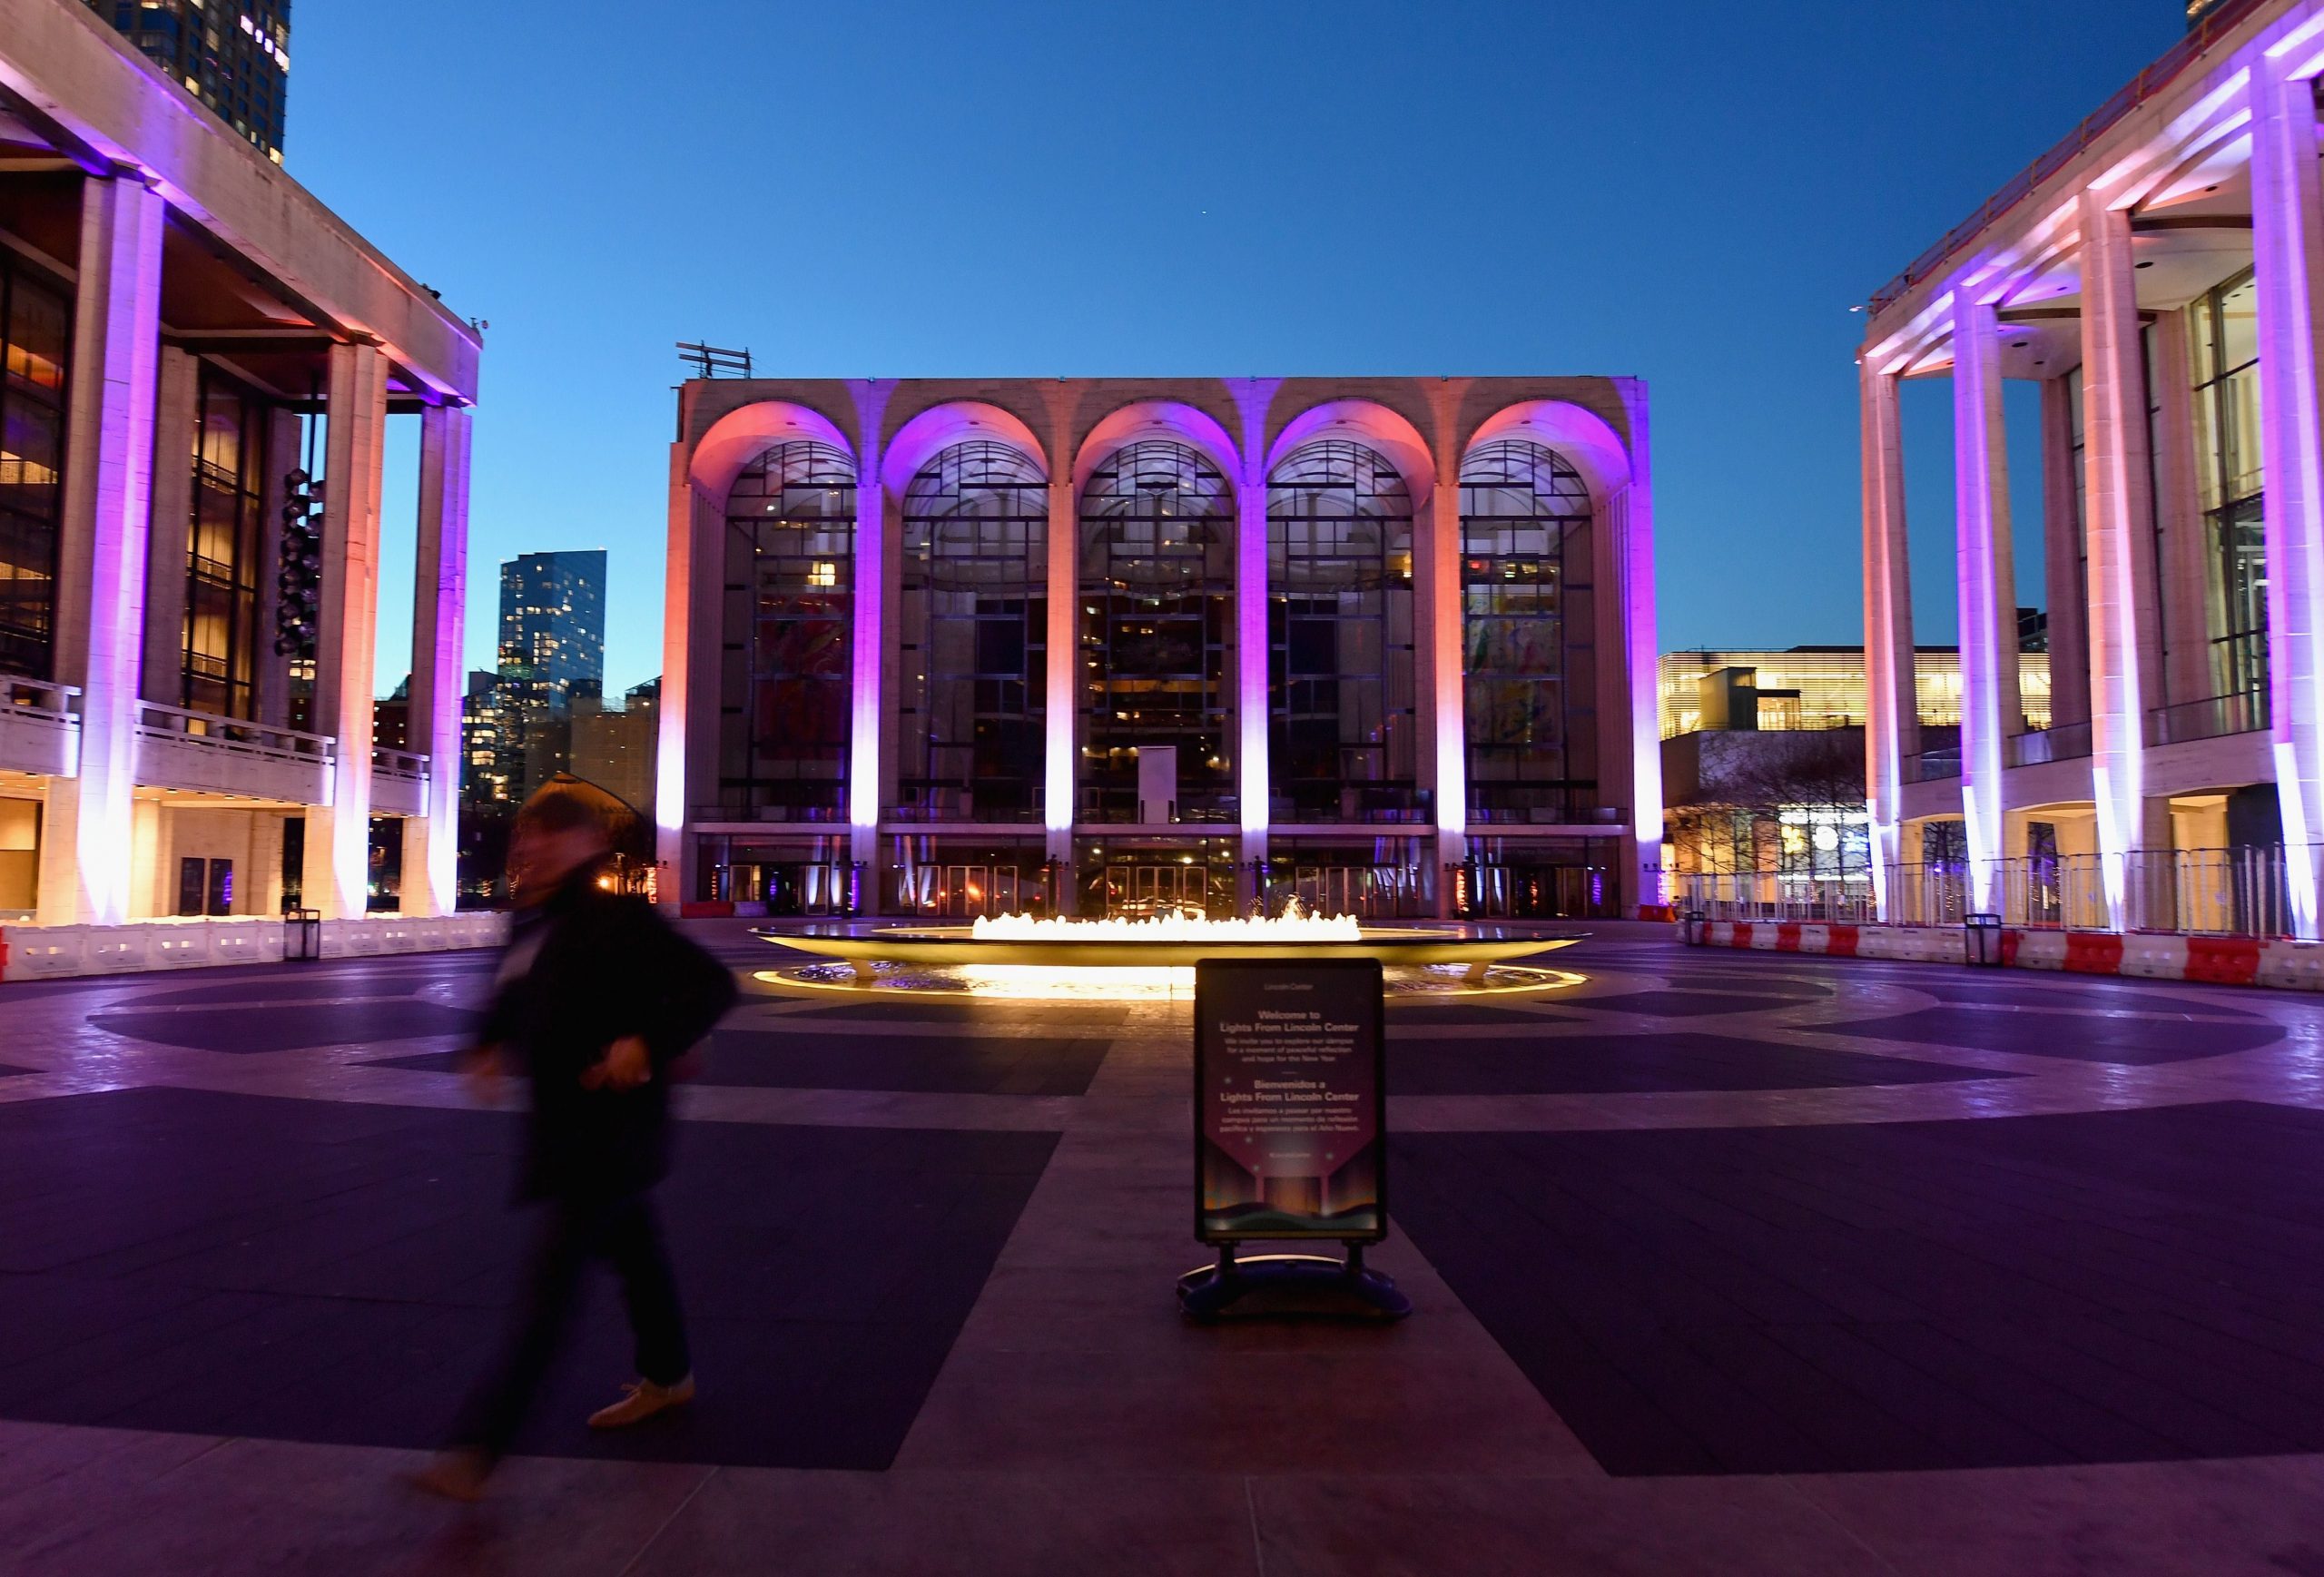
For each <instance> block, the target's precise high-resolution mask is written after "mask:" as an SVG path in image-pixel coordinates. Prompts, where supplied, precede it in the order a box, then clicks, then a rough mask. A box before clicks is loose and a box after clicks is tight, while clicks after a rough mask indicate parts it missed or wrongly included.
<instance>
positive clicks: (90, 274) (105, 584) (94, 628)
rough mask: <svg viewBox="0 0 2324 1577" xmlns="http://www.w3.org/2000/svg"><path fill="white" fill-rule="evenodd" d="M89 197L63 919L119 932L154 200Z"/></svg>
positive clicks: (157, 326) (126, 191)
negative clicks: (76, 637) (76, 730)
mask: <svg viewBox="0 0 2324 1577" xmlns="http://www.w3.org/2000/svg"><path fill="white" fill-rule="evenodd" d="M82 202H83V207H82V223H81V255H82V263H81V269H82V278H81V291H80V309H79V310H80V311H81V313H82V314H84V315H83V317H82V320H81V324H82V326H81V330H80V333H79V336H78V338H77V340H76V343H75V347H74V350H75V358H74V378H75V379H76V380H78V381H79V383H80V387H78V388H77V389H75V391H74V416H75V418H76V420H75V422H74V433H75V435H76V438H75V441H78V435H79V434H81V433H84V432H89V431H92V430H93V431H94V438H95V444H94V453H92V454H90V455H88V456H86V457H85V459H84V462H83V463H85V464H87V466H88V467H89V469H88V471H87V472H86V473H84V474H85V475H87V476H89V477H90V478H91V482H92V495H93V496H92V497H91V498H90V499H89V503H88V506H87V507H88V508H89V509H90V511H91V526H90V531H91V544H90V552H89V557H88V559H87V561H86V562H87V573H88V576H89V582H88V589H89V631H88V646H87V663H86V666H85V668H84V671H83V673H82V675H81V771H80V777H79V781H78V783H77V784H76V785H75V788H74V797H75V800H76V809H75V820H74V825H73V827H72V829H71V833H72V844H71V846H72V851H73V858H74V872H73V873H72V878H71V879H72V881H73V882H74V885H75V886H76V888H77V891H78V894H79V896H78V902H77V909H78V912H77V913H76V914H74V915H73V916H71V917H70V918H72V919H75V920H79V921H81V922H85V923H90V924H98V925H118V924H120V923H121V922H123V921H125V920H127V919H129V918H130V913H129V910H130V886H131V881H130V867H131V859H132V856H131V846H132V839H131V836H130V827H131V823H132V820H133V815H134V811H133V803H134V790H135V787H136V783H137V722H138V676H139V666H140V659H141V658H142V656H143V626H144V613H145V552H146V541H147V529H148V524H149V518H148V512H149V510H150V508H151V500H152V495H153V409H154V399H155V396H156V393H157V379H158V378H159V375H160V359H161V293H162V199H161V197H160V195H159V194H158V193H156V192H153V190H152V189H151V188H149V187H148V186H146V185H145V184H144V183H143V182H141V181H139V180H138V179H137V178H136V177H134V176H133V175H118V176H114V177H113V178H111V179H107V180H95V179H92V180H90V181H88V182H85V184H84V197H83V200H82ZM84 413H85V416H84ZM84 419H86V420H87V421H88V426H86V427H84V426H83V425H82V421H83V420H84ZM69 508H71V509H72V510H73V511H74V512H77V510H78V508H80V503H79V500H78V498H73V499H70V500H69Z"/></svg>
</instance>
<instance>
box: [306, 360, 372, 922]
mask: <svg viewBox="0 0 2324 1577" xmlns="http://www.w3.org/2000/svg"><path fill="white" fill-rule="evenodd" d="M328 401H329V403H328V405H327V407H326V410H327V413H328V430H327V434H326V439H325V451H324V452H325V455H326V458H325V461H324V467H323V474H324V480H325V483H326V486H325V488H324V493H323V584H322V597H321V605H322V606H321V610H320V614H321V616H320V619H319V620H318V624H319V626H320V635H319V636H317V639H316V643H315V711H314V730H315V732H316V733H318V734H330V735H331V736H332V737H333V738H334V739H336V741H337V742H338V743H337V749H336V753H335V755H334V764H333V766H332V770H331V774H330V803H329V804H324V805H310V806H309V807H307V844H306V853H305V856H304V862H303V866H302V871H301V875H300V889H301V901H302V902H304V903H305V905H306V906H307V907H308V908H310V909H312V910H316V911H319V912H320V913H321V915H322V917H323V918H324V919H326V920H337V919H354V918H359V917H360V916H361V915H362V914H363V912H364V910H365V907H366V901H367V899H368V898H369V890H370V868H369V866H370V841H371V701H372V694H371V693H372V668H373V665H374V664H375V662H376V660H377V651H378V646H379V492H380V480H381V478H380V471H381V461H382V458H383V446H384V444H385V442H386V439H387V425H388V359H387V356H386V355H385V354H384V353H383V352H382V351H381V350H380V349H379V346H377V345H368V344H367V345H333V346H332V347H331V348H330V384H329V395H328Z"/></svg>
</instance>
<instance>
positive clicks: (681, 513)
mask: <svg viewBox="0 0 2324 1577" xmlns="http://www.w3.org/2000/svg"><path fill="white" fill-rule="evenodd" d="M691 461H692V445H691V444H690V443H689V442H687V441H686V440H684V439H681V440H680V441H678V442H676V443H674V444H672V445H671V446H670V513H669V535H668V537H666V538H665V554H666V560H665V571H664V578H663V583H662V705H661V709H660V711H659V713H658V714H657V716H656V722H655V730H656V733H657V742H656V746H655V757H654V823H655V841H654V858H655V862H656V863H657V864H658V865H659V866H660V868H661V869H660V873H659V877H658V880H659V882H660V887H659V893H658V896H659V902H660V903H661V905H662V907H663V908H665V909H667V910H669V911H671V912H676V911H677V909H678V907H679V906H680V905H681V904H684V903H686V902H692V901H694V900H695V899H698V898H702V897H704V896H706V894H704V893H702V892H698V891H697V890H696V887H695V883H696V882H698V881H699V880H700V879H701V878H700V874H699V872H698V869H697V867H698V865H699V863H700V862H699V860H698V859H697V858H696V852H695V851H696V835H695V834H694V832H693V831H692V827H693V824H694V809H695V807H697V806H707V805H710V804H712V803H715V802H716V801H717V799H718V756H719V751H720V749H721V741H720V732H721V731H720V718H719V686H720V672H719V666H720V665H719V648H720V646H721V645H722V644H723V642H724V639H725V635H724V629H723V627H722V626H723V624H724V613H725V609H726V606H727V598H726V596H725V593H724V585H725V579H726V560H725V521H724V517H723V515H722V514H721V513H720V511H718V510H717V509H714V508H713V507H712V502H713V501H712V500H708V499H705V498H703V496H702V495H701V493H700V492H699V491H698V490H697V489H696V488H695V487H694V480H693V475H692V471H691ZM755 595H757V588H756V587H755V586H753V587H751V588H749V590H748V592H747V594H746V606H747V596H755ZM735 636H736V638H737V639H738V640H741V641H743V642H744V643H745V645H746V646H747V643H748V642H749V640H750V638H751V636H750V629H749V626H748V624H747V622H745V624H744V626H743V628H742V629H740V630H738V631H736V632H735ZM749 660H750V655H749V653H748V651H747V650H746V651H745V652H744V653H743V662H744V663H747V662H748V661H749ZM747 704H748V703H747V701H746V702H745V705H747Z"/></svg>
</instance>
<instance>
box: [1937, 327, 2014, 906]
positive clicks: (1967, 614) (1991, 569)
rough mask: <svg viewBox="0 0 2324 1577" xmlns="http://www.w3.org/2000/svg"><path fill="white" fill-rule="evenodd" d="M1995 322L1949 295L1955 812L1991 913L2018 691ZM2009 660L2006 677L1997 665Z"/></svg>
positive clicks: (1974, 894)
mask: <svg viewBox="0 0 2324 1577" xmlns="http://www.w3.org/2000/svg"><path fill="white" fill-rule="evenodd" d="M1999 331H2000V324H1999V323H1998V321H1997V320H1995V317H1994V308H1993V305H1992V303H1991V302H1986V301H1976V300H1974V298H1973V296H1972V294H1971V292H1970V290H1969V288H1968V287H1967V286H1966V285H1962V286H1956V287H1955V291H1954V298H1953V357H1954V364H1953V413H1954V414H1953V454H1954V508H1955V514H1956V521H1955V568H1956V572H1957V576H1958V581H1959V589H1960V599H1961V600H1960V609H1961V813H1962V820H1963V822H1964V823H1965V835H1966V841H1967V843H1968V847H1969V887H1970V901H1971V902H1972V904H1973V905H1974V908H1975V909H1976V910H1978V911H1979V912H1993V911H1994V905H1995V903H1996V902H1997V901H1998V899H1999V897H2000V893H1999V891H1998V882H1997V878H1998V876H1999V864H1998V862H1999V861H2000V860H2001V858H2002V825H2003V804H2002V736H2003V734H2004V732H2006V730H2007V728H2008V725H2009V723H2010V721H2011V719H2009V718H2008V717H2007V716H2005V715H2004V701H2005V700H2007V699H2009V698H2013V697H2014V696H2015V695H2016V693H2017V685H2016V684H2015V682H2014V677H2015V671H2014V664H2015V663H2016V661H2017V647H2016V643H2015V642H2014V640H2013V641H2011V642H2010V643H2009V644H2008V645H2006V646H2004V644H2003V640H2002V632H2003V629H2004V623H2006V626H2007V627H2008V628H2010V629H2011V630H2013V631H2014V629H2015V626H2016V609H2015V608H2014V606H2009V603H2010V602H2014V598H2011V599H2007V600H2006V601H2005V599H2004V596H2003V592H2002V587H2003V586H2004V571H2003V567H2002V562H2001V558H2002V555H2003V554H2004V552H2005V551H2006V550H2007V548H2006V544H2007V542H2008V537H2009V493H2008V484H2007V472H2006V465H2007V461H2006V459H2005V458H2004V449H2003V439H2002V404H2001V344H2000V340H1999V337H1998V336H1999ZM2004 663H2009V664H2011V665H2013V668H2012V672H2011V674H2010V675H2007V676H2004V675H2003V673H2002V665H2003V664H2004Z"/></svg>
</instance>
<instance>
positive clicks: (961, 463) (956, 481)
mask: <svg viewBox="0 0 2324 1577" xmlns="http://www.w3.org/2000/svg"><path fill="white" fill-rule="evenodd" d="M1045 481H1046V478H1043V477H1042V475H1041V471H1040V468H1039V466H1037V465H1035V464H1034V463H1033V461H1032V460H1030V459H1029V458H1026V456H1025V455H1023V454H1022V453H1020V452H1019V451H1018V450H1017V449H1015V448H1010V447H1009V446H1008V445H1006V444H997V443H990V442H982V441H980V442H975V443H964V444H955V445H953V446H952V447H951V448H948V449H946V450H944V451H943V452H942V453H941V454H940V455H938V456H937V457H936V458H934V459H932V460H931V461H930V462H929V463H928V465H927V466H926V467H925V468H923V469H922V470H921V473H920V474H919V475H918V476H916V477H914V478H912V480H911V487H910V488H908V489H907V490H906V491H905V494H904V517H903V557H902V578H901V588H902V600H901V604H900V605H899V608H898V614H899V625H898V631H899V641H900V650H899V652H898V656H899V658H900V659H901V672H900V673H899V675H898V676H897V684H896V685H895V690H896V695H897V714H898V727H897V739H898V754H897V774H896V798H897V802H898V803H897V805H896V812H897V813H898V814H899V815H900V816H902V817H904V818H906V819H910V820H918V821H932V822H960V821H968V822H1023V821H1031V820H1034V819H1035V818H1036V817H1038V816H1039V813H1040V797H1039V794H1040V787H1041V783H1042V779H1043V775H1044V767H1043V735H1042V724H1041V719H1042V716H1043V715H1044V712H1045V708H1044V706H1043V701H1044V698H1045V692H1046V685H1047V682H1048V676H1049V675H1048V657H1047V655H1046V653H1047V651H1048V646H1049V642H1048V640H1047V638H1046V636H1047V632H1048V628H1049V595H1048V591H1049V501H1048V497H1047V493H1046V491H1045Z"/></svg>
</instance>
